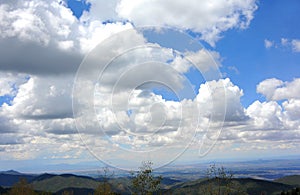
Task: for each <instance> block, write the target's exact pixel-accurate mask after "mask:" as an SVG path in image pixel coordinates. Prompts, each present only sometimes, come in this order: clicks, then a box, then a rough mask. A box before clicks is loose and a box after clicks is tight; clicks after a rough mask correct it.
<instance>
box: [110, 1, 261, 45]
mask: <svg viewBox="0 0 300 195" xmlns="http://www.w3.org/2000/svg"><path fill="white" fill-rule="evenodd" d="M256 9H257V5H256V1H254V0H247V1H225V0H221V1H218V2H211V1H201V2H199V1H196V0H195V1H189V2H188V3H187V2H183V1H180V0H178V1H169V0H165V1H158V0H157V1H149V0H143V1H129V0H121V1H120V2H119V3H118V6H117V8H116V11H117V13H118V15H119V16H120V17H122V18H124V19H129V20H130V21H132V22H133V23H134V24H135V25H138V26H145V25H146V26H147V25H152V26H164V25H167V26H171V27H176V28H179V29H186V30H187V29H190V30H193V31H195V32H199V33H201V38H202V39H203V40H205V41H207V42H209V43H210V44H212V45H214V43H215V42H216V41H217V40H218V39H219V38H220V34H221V33H222V32H224V31H226V30H228V29H231V28H246V27H247V26H248V25H249V24H250V21H251V20H252V19H253V12H254V11H255V10H256ZM195 18H196V20H195Z"/></svg>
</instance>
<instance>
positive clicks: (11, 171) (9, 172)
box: [0, 170, 23, 175]
mask: <svg viewBox="0 0 300 195" xmlns="http://www.w3.org/2000/svg"><path fill="white" fill-rule="evenodd" d="M1 173H3V174H10V175H23V174H22V173H20V172H18V171H14V170H8V171H1V172H0V174H1Z"/></svg>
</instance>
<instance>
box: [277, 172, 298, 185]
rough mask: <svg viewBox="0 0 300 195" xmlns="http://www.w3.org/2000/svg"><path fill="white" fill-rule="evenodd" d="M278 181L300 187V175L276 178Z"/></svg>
mask: <svg viewBox="0 0 300 195" xmlns="http://www.w3.org/2000/svg"><path fill="white" fill-rule="evenodd" d="M274 181H276V182H278V183H283V184H288V185H292V186H295V187H300V175H290V176H285V177H282V178H279V179H276V180H274Z"/></svg>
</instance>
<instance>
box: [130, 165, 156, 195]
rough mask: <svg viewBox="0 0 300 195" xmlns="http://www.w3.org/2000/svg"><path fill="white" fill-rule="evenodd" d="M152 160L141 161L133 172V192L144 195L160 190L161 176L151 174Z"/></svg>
mask: <svg viewBox="0 0 300 195" xmlns="http://www.w3.org/2000/svg"><path fill="white" fill-rule="evenodd" d="M152 165H153V163H152V162H149V161H148V162H143V163H142V166H141V167H140V168H139V169H140V170H139V171H137V172H136V173H133V178H132V189H133V194H139V195H146V194H153V193H155V192H158V191H159V190H160V182H161V180H162V177H161V176H159V177H155V176H154V175H153V169H152Z"/></svg>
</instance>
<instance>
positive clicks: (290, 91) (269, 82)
mask: <svg viewBox="0 0 300 195" xmlns="http://www.w3.org/2000/svg"><path fill="white" fill-rule="evenodd" d="M299 87H300V79H299V78H296V79H294V80H293V81H291V82H283V81H281V80H279V79H276V78H272V79H266V80H264V81H262V82H260V83H259V84H258V85H257V92H258V93H261V94H263V95H264V96H266V98H267V99H268V100H284V99H291V98H300V92H299V90H298V89H299Z"/></svg>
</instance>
